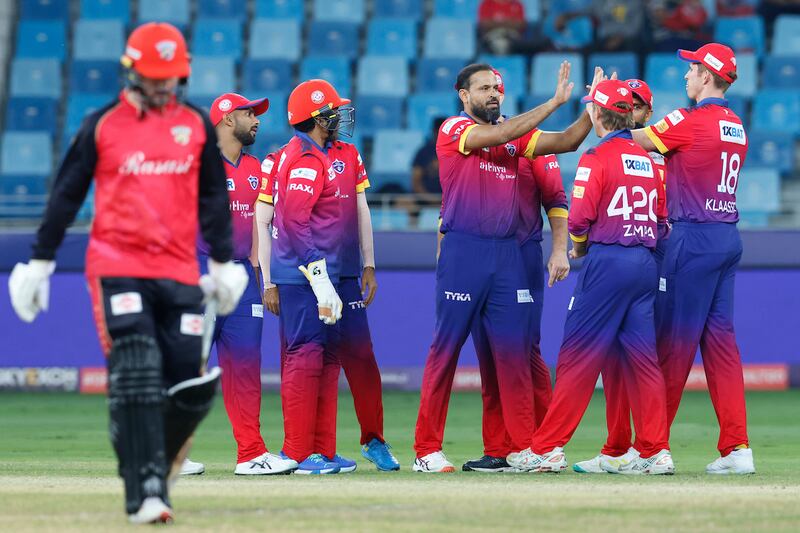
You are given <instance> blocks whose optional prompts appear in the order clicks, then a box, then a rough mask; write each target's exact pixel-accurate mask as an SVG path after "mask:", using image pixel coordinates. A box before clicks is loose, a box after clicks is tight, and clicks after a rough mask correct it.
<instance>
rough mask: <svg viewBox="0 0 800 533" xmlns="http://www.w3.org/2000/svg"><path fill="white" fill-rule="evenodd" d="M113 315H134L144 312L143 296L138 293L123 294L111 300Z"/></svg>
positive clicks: (114, 296)
mask: <svg viewBox="0 0 800 533" xmlns="http://www.w3.org/2000/svg"><path fill="white" fill-rule="evenodd" d="M109 301H110V303H111V314H112V315H114V316H120V315H133V314H136V313H141V312H142V295H141V294H139V293H138V292H121V293H119V294H114V295H113V296H111V298H109Z"/></svg>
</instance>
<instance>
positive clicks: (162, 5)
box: [137, 0, 190, 28]
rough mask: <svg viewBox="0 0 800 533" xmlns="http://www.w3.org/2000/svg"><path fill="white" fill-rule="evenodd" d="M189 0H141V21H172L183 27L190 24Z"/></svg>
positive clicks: (139, 15)
mask: <svg viewBox="0 0 800 533" xmlns="http://www.w3.org/2000/svg"><path fill="white" fill-rule="evenodd" d="M189 12H190V9H189V0H169V1H168V2H165V1H164V0H139V12H138V17H137V20H138V21H139V22H149V21H153V20H158V21H163V22H171V23H173V24H175V25H177V26H179V27H181V28H183V27H185V26H186V25H187V24H189Z"/></svg>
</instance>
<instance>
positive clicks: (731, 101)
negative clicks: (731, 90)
mask: <svg viewBox="0 0 800 533" xmlns="http://www.w3.org/2000/svg"><path fill="white" fill-rule="evenodd" d="M725 99H726V100H728V108H729V109H730V110H731V111H733V112H734V113H736V115H737V116H739V118H742V117H744V118H747V117H748V116H749V115H748V113H747V106H748V99H747V98H745V97H744V96H740V95H736V94H726V95H725Z"/></svg>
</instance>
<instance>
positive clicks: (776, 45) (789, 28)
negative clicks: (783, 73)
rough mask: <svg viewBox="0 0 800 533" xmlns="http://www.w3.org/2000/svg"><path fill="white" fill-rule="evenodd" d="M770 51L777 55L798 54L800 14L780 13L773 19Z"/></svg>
mask: <svg viewBox="0 0 800 533" xmlns="http://www.w3.org/2000/svg"><path fill="white" fill-rule="evenodd" d="M772 53H773V55H779V56H800V15H780V16H779V17H778V18H777V19H775V27H774V31H773V34H772Z"/></svg>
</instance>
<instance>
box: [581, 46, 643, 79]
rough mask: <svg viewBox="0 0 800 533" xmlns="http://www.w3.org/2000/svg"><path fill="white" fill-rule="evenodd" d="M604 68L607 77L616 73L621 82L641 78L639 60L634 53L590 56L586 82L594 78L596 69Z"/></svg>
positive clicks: (587, 63) (587, 64)
mask: <svg viewBox="0 0 800 533" xmlns="http://www.w3.org/2000/svg"><path fill="white" fill-rule="evenodd" d="M595 66H598V67H602V68H603V71H604V72H605V73H606V75H607V76H611V75H612V74H613V73H614V72H616V73H617V77H618V78H619V79H621V80H627V79H630V78H638V77H639V59H638V57H637V56H636V54H634V53H633V52H620V53H599V54H590V55H589V60H588V61H587V62H586V80H587V81H591V80H592V78H594V67H595Z"/></svg>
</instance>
